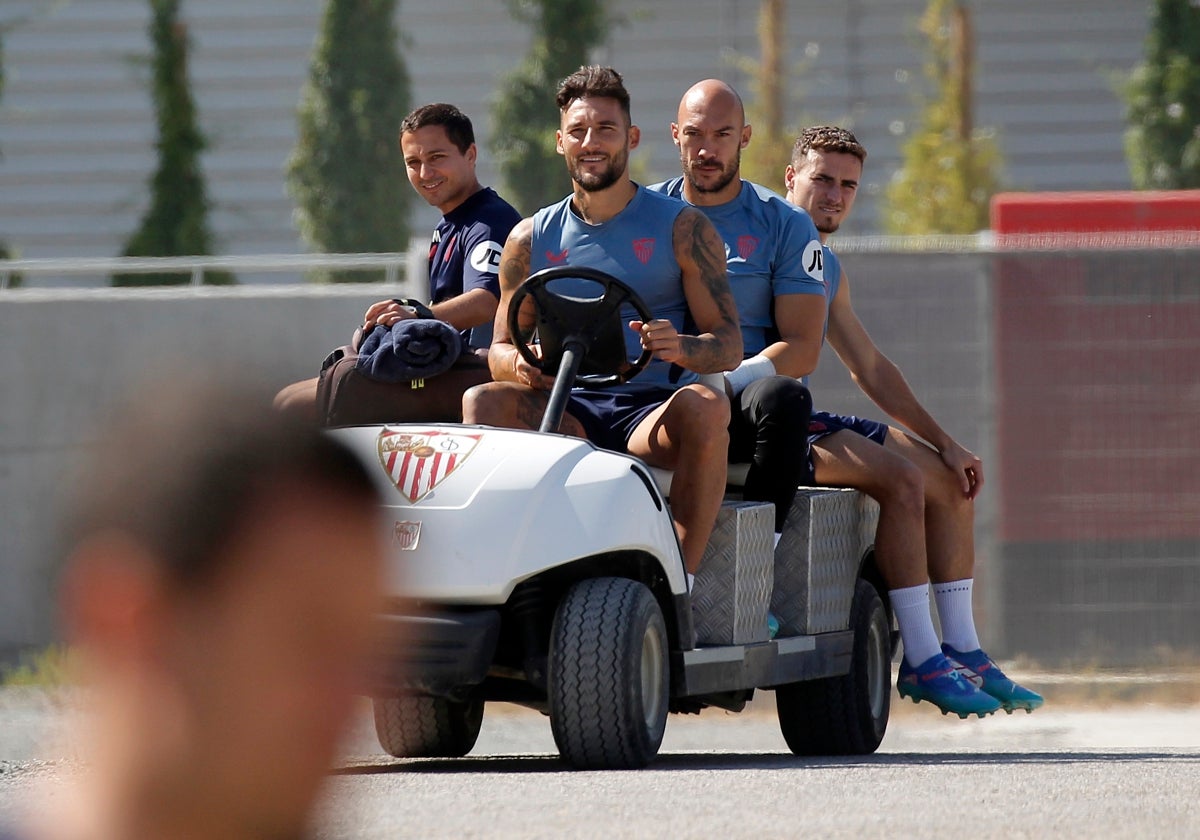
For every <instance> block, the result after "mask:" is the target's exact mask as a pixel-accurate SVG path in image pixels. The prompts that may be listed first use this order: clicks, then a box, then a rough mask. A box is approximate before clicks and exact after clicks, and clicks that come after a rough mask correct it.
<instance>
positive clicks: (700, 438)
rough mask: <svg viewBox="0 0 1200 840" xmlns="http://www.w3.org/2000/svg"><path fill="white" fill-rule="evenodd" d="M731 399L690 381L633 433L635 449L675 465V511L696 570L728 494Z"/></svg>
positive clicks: (686, 559)
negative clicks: (726, 492)
mask: <svg viewBox="0 0 1200 840" xmlns="http://www.w3.org/2000/svg"><path fill="white" fill-rule="evenodd" d="M728 452H729V401H728V400H727V399H725V397H724V395H718V394H717V393H715V392H714V391H712V390H711V389H709V388H706V387H704V386H702V385H689V386H687V387H685V388H681V389H679V390H678V391H676V392H675V393H674V394H672V395H671V397H670V399H668V400H667V401H666V402H665V403H663V404H662V405H661V406H659V407H658V408H656V409H655V410H654V411H652V412H651V413H650V414H649V415H647V416H646V418H645V419H644V420H642V422H641V423H639V424H638V426H637V428H636V429H634V431H633V434H632V435H630V437H629V453H630V454H631V455H636V456H638V457H639V458H641V459H643V460H644V461H646V463H648V464H653V465H654V466H656V467H663V468H665V469H671V470H674V471H675V476H674V478H673V479H672V480H671V515H672V516H673V517H674V519H675V530H676V532H677V533H678V534H679V542H680V544H681V545H682V546H683V563H684V566H685V567H686V568H687V570H688V572H689V573H690V574H695V573H696V571H697V570H698V569H699V568H700V561H701V560H702V559H703V557H704V549H705V548H706V547H707V546H708V538H709V537H710V536H711V535H712V529H713V526H714V525H715V524H716V521H717V513H718V512H719V511H720V510H721V499H722V498H723V497H724V495H725V472H726V467H727V463H726V455H727V453H728Z"/></svg>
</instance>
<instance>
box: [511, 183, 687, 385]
mask: <svg viewBox="0 0 1200 840" xmlns="http://www.w3.org/2000/svg"><path fill="white" fill-rule="evenodd" d="M571 199H572V196H567V197H566V198H564V199H563V200H562V201H560V202H558V203H557V204H552V205H550V206H549V207H543V208H542V209H541V210H539V211H537V213H535V214H534V216H533V238H532V242H531V245H530V260H529V268H530V271H531V272H537V271H540V270H542V269H543V268H549V267H551V266H556V265H577V266H588V267H589V268H595V269H599V270H600V271H604V272H606V273H608V274H611V275H612V276H613V277H616V278H617V279H618V280H622V281H624V282H625V283H626V284H628V285H629V286H631V287H633V289H635V290H636V291H637V292H638V294H639V295H641V297H642V300H643V301H645V303H646V307H647V308H648V309H649V310H650V313H651V314H652V315H653V316H654V317H655V318H662V319H665V320H668V321H670V322H671V323H672V324H673V325H674V326H675V329H676V330H678V331H679V332H680V333H689V332H690V331H691V330H690V328H688V327H686V326H685V325H687V324H688V323H689V321H690V318H689V317H688V313H689V310H688V305H687V298H686V297H685V295H684V292H683V270H682V268H681V267H680V265H679V261H678V260H676V259H675V246H674V235H675V219H676V218H677V217H678V216H679V214H680V213H681V212H683V210H684V209H685V208H686V207H687V205H686V204H684V203H683V202H682V201H678V200H677V199H674V198H669V197H667V196H665V195H661V194H659V193H655V192H650V191H649V190H647V189H646V188H645V187H642V186H638V188H637V191H636V192H635V193H634V196H633V198H632V199H631V200H630V202H629V203H628V204H627V205H625V208H624V209H623V210H622V211H621V212H620V213H618V214H617V215H615V216H613V217H612V218H611V219H609V220H608V221H606V222H602V223H601V224H598V225H592V224H588V223H587V222H585V221H583V219H581V218H579V216H577V215H576V214H575V212H574V211H573V210H572V209H571ZM581 285H582V284H581ZM636 317H637V316H636V315H634V313H633V309H632V307H630V308H629V311H628V312H626V313H625V314H624V320H625V321H626V322H628V321H630V320H633V319H634V318H636ZM625 348H626V351H627V352H628V354H629V357H630V358H631V359H632V358H637V357H638V356H639V355H641V352H642V345H641V341H640V340H639V338H638V336H637V334H636V333H635V332H633V331H632V330H630V329H626V331H625ZM697 379H699V375H698V374H696V373H695V372H694V371H690V370H685V369H683V368H681V367H679V366H678V365H673V364H670V363H668V362H664V361H662V360H660V359H651V361H650V363H649V364H648V365H647V366H646V369H645V370H644V371H642V372H641V373H640V374H639V375H638V376H637V377H636V378H635V379H634V380H633V381H632V382H630V383H628V384H626V385H622V386H617V388H616V389H615V390H625V391H634V390H641V389H644V388H647V387H650V386H653V387H657V388H679V387H682V386H684V385H688V384H691V383H692V382H695V381H696V380H697Z"/></svg>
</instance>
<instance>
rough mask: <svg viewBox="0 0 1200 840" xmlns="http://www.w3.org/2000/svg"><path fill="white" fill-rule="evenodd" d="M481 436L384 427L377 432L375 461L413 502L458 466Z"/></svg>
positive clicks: (422, 496) (427, 492) (428, 491)
mask: <svg viewBox="0 0 1200 840" xmlns="http://www.w3.org/2000/svg"><path fill="white" fill-rule="evenodd" d="M482 437H483V435H462V434H456V433H453V432H439V431H428V432H412V431H408V430H403V431H402V430H399V429H384V430H383V431H381V432H380V433H379V444H378V446H379V463H380V464H382V465H383V469H384V470H385V471H386V472H387V474H388V477H389V478H390V479H391V480H392V483H393V484H395V485H396V489H397V490H399V491H400V493H401V494H402V495H403V496H404V498H406V499H408V500H409V501H410V502H412V503H413V504H416V503H417V502H419V501H421V499H423V498H425V497H426V496H427V495H429V493H430V492H431V491H432V490H433V488H435V487H437V486H438V485H439V484H441V483H442V482H443V481H445V480H446V479H447V478H449V477H450V475H451V473H453V472H454V471H455V470H456V469H458V468H459V467H460V466H462V463H463V461H465V460H466V459H467V456H468V455H470V454H471V452H472V451H473V450H474V449H475V446H476V444H478V443H479V441H480V439H481V438H482Z"/></svg>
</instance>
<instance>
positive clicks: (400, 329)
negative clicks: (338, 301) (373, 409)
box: [355, 318, 462, 382]
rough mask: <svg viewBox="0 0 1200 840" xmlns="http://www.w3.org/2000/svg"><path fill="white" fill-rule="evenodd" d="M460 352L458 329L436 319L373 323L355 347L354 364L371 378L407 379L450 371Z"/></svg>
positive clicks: (403, 380) (382, 380)
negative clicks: (356, 356) (356, 354)
mask: <svg viewBox="0 0 1200 840" xmlns="http://www.w3.org/2000/svg"><path fill="white" fill-rule="evenodd" d="M461 352H462V338H461V337H460V336H459V334H458V330H456V329H454V327H452V326H450V325H449V324H447V323H446V322H445V321H439V320H437V319H435V318H409V319H406V320H404V321H397V322H396V323H395V324H392V326H391V327H385V326H381V325H376V326H375V328H374V329H373V330H371V334H370V335H368V336H367V337H366V338H364V339H363V340H362V344H361V346H360V347H359V348H358V361H357V362H355V366H356V367H357V368H358V369H359V370H361V371H362V372H363V374H364V375H366V376H367V377H369V378H370V379H375V380H378V381H380V382H407V381H411V380H413V379H428V378H429V377H431V376H437V375H438V374H439V373H444V372H445V371H447V370H449V368H450V366H451V365H453V364H454V362H455V360H456V359H458V355H459V353H461Z"/></svg>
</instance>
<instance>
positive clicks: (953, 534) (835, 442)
mask: <svg viewBox="0 0 1200 840" xmlns="http://www.w3.org/2000/svg"><path fill="white" fill-rule="evenodd" d="M866 157H867V152H866V149H864V148H863V146H862V144H861V143H859V142H858V140H857V139H856V138H855V136H854V135H853V134H851V133H850V132H849V131H846V130H845V129H843V128H838V127H836V126H814V127H811V128H807V129H805V130H804V132H803V133H802V134H801V135H800V137H799V139H797V140H796V145H795V148H794V149H793V151H792V161H791V163H790V164H789V165H788V167H787V169H786V171H785V173H784V180H785V183H786V185H787V198H788V200H789V201H791V202H792V203H794V204H795V205H797V206H798V207H801V208H803V209H805V210H807V211H808V213H809V215H811V216H812V219H813V221H814V222H815V223H816V225H817V230H818V231H819V232H820V234H821V242H822V244H823V246H824V263H825V279H826V282H827V284H828V295H829V315H828V338H829V344H830V345H831V346H832V347H833V349H834V350H835V351H836V352H837V354H838V357H839V358H841V360H842V361H843V362H844V363H845V365H846V367H847V368H848V369H849V371H850V374H851V376H852V377H853V378H854V381H855V382H856V383H858V386H859V387H860V388H862V390H863V392H864V393H865V394H866V395H867V396H868V397H870V398H871V399H872V400H873V401H874V402H875V403H876V404H877V405H878V406H879V407H880V408H881V409H883V410H884V411H885V412H887V414H888V415H889V416H891V417H893V418H895V419H896V420H897V421H899V422H900V423H901V424H903V425H904V426H905V427H906V428H908V429H911V430H912V431H913V432H915V435H913V434H908V433H907V432H904V431H901V430H900V429H897V428H889V427H888V426H886V425H884V424H883V423H877V422H875V421H873V420H866V419H862V418H858V417H847V416H843V415H837V414H830V413H827V412H823V411H817V412H813V416H812V421H811V424H810V426H809V441H810V444H811V451H812V462H813V467H814V471H815V474H816V480H817V482H818V483H819V484H824V485H830V486H836V487H855V488H858V489H859V490H862V491H863V492H864V493H867V494H868V495H870V496H871V497H872V498H874V499H875V500H876V501H878V502H879V527H878V529H877V530H876V533H875V551H876V556H877V557H878V558H879V561H880V565H881V566H882V568H883V572H884V577H885V578H886V579H887V583H888V586H889V588H890V591H889V592H888V597H889V598H890V600H891V603H892V609H893V610H894V612H895V614H896V619H897V623H898V624H899V626H900V636H901V638H902V639H903V641H904V659H903V661H902V662H901V665H900V675H899V678H898V683H897V689H898V690H899V692H900V695H901V696H902V697H911V698H912V699H913V702H918V701H920V700H926V701H929V702H931V703H933V704H935V705H936V706H938V707H939V708H940V709H942V711H943V713H945V712H947V711H951V712H956V713H958V714H959V715H960V716H963V717H965V716H967V715H968V714H978V715H979V716H980V717H982V716H983V715H985V714H989V713H991V712H993V711H995V710H996V709H998V708H1004V709H1005V710H1006V711H1008V712H1012V711H1013V710H1014V709H1025V710H1026V711H1030V712H1031V711H1033V710H1034V709H1036V708H1038V707H1039V706H1041V705H1042V702H1043V701H1042V697H1041V696H1040V695H1038V694H1036V693H1034V692H1032V691H1030V690H1029V689H1026V688H1023V687H1022V686H1020V685H1018V684H1016V683H1015V682H1013V681H1012V680H1010V679H1008V678H1007V677H1006V676H1005V675H1004V673H1003V672H1002V671H1001V670H1000V669H999V668H998V667H996V665H995V663H993V662H992V660H991V659H990V658H989V657H988V655H987V654H986V653H984V652H983V650H981V649H980V644H979V638H978V636H977V634H976V631H975V621H974V615H973V612H972V608H971V592H972V589H973V582H974V581H973V578H974V569H975V544H974V522H975V507H974V499H975V497H976V496H977V495H978V493H979V490H980V489H981V488H982V487H983V463H982V461H980V459H979V458H978V457H977V456H976V455H974V454H973V453H972V452H970V451H968V450H967V449H965V448H964V447H963V446H961V445H960V444H959V443H958V442H957V441H955V440H954V438H952V437H951V436H950V435H949V434H947V433H946V431H945V430H944V429H942V427H941V426H940V425H938V423H937V421H935V420H934V419H933V417H932V416H931V415H930V414H929V412H928V411H926V410H925V407H924V406H922V405H921V403H920V401H919V400H918V399H917V397H916V395H915V394H913V392H912V389H911V388H910V387H909V385H908V382H907V381H906V380H905V378H904V374H903V373H901V372H900V369H899V368H898V367H896V365H895V364H894V363H893V362H892V361H891V360H890V359H889V358H888V357H887V356H885V355H884V354H883V353H882V352H880V350H879V348H878V347H876V346H875V343H874V342H873V341H872V340H871V337H870V335H868V334H867V331H866V329H865V328H864V327H863V325H862V322H861V321H859V319H858V316H857V314H855V312H854V307H853V306H852V305H851V302H850V284H849V281H848V280H847V278H846V274H845V272H844V271H842V268H841V264H840V262H839V260H838V257H837V255H836V254H835V253H834V252H833V251H832V250H831V249H830V248H829V246H828V245H827V244H825V243H827V242H828V240H829V236H830V234H832V233H834V232H835V231H836V230H837V229H838V227H839V226H840V225H841V222H842V220H843V219H845V218H846V216H847V215H848V214H849V213H850V209H851V208H852V207H853V206H854V198H855V195H856V194H857V191H858V185H859V182H860V180H861V178H862V170H863V163H864V161H865V160H866ZM930 580H932V581H933V595H934V600H935V601H936V602H937V610H938V618H939V619H940V621H941V625H942V637H943V643H942V644H941V646H940V647H939V644H938V638H937V634H936V633H935V632H934V629H933V622H932V619H931V617H930V614H929V582H930ZM976 686H979V689H982V690H978V689H977V688H976Z"/></svg>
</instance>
